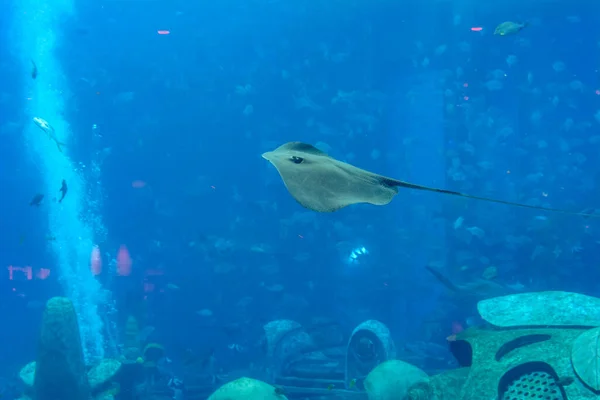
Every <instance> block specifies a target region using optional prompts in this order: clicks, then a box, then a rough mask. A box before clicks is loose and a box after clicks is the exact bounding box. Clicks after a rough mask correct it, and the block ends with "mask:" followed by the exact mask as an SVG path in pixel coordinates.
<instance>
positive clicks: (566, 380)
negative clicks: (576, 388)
mask: <svg viewBox="0 0 600 400" xmlns="http://www.w3.org/2000/svg"><path fill="white" fill-rule="evenodd" d="M574 381H575V379H574V378H573V377H572V376H563V377H562V378H559V379H558V381H556V384H557V385H559V386H569V385H570V384H571V383H573V382H574Z"/></svg>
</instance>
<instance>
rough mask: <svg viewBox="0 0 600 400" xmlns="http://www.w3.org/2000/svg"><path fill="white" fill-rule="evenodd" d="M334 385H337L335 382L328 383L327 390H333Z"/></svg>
mask: <svg viewBox="0 0 600 400" xmlns="http://www.w3.org/2000/svg"><path fill="white" fill-rule="evenodd" d="M334 387H335V385H334V384H333V383H330V384H329V385H327V390H333V388H334Z"/></svg>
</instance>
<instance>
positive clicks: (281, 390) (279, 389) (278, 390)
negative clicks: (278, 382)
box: [275, 386, 285, 396]
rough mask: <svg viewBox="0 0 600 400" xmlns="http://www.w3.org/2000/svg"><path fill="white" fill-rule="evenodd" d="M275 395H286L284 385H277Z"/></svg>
mask: <svg viewBox="0 0 600 400" xmlns="http://www.w3.org/2000/svg"><path fill="white" fill-rule="evenodd" d="M275 396H285V389H284V388H283V387H282V386H275Z"/></svg>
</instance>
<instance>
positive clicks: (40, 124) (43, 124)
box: [33, 117, 65, 153]
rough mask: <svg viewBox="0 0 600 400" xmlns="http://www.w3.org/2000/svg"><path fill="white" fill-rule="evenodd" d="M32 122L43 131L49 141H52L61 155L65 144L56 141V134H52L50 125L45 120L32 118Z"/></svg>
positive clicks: (52, 129)
mask: <svg viewBox="0 0 600 400" xmlns="http://www.w3.org/2000/svg"><path fill="white" fill-rule="evenodd" d="M33 122H34V123H35V124H36V125H37V126H38V128H40V129H41V130H43V131H44V132H45V133H46V135H48V137H49V138H50V139H52V140H54V143H56V146H57V147H58V151H60V152H61V153H62V146H64V145H65V144H64V143H61V142H59V141H58V138H57V137H56V132H54V128H53V127H52V125H50V124H49V123H48V121H46V120H45V119H42V118H39V117H33Z"/></svg>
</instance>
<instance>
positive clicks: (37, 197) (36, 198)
mask: <svg viewBox="0 0 600 400" xmlns="http://www.w3.org/2000/svg"><path fill="white" fill-rule="evenodd" d="M42 200H44V195H43V194H41V193H38V194H36V195H35V196H33V199H31V201H30V202H29V205H30V206H36V207H39V206H40V204H41V203H42Z"/></svg>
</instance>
